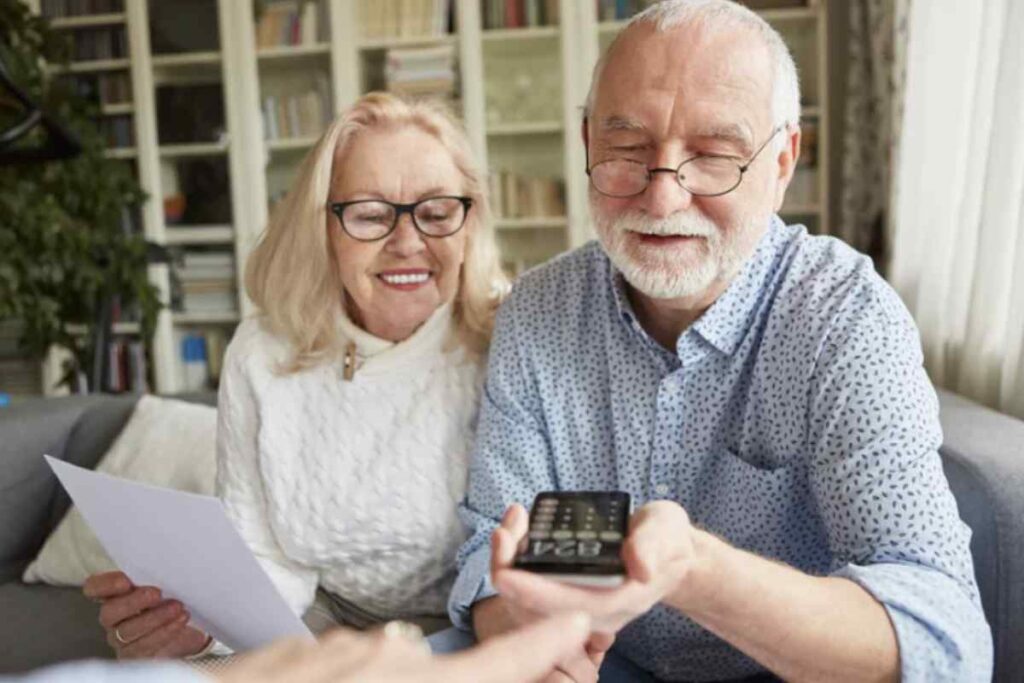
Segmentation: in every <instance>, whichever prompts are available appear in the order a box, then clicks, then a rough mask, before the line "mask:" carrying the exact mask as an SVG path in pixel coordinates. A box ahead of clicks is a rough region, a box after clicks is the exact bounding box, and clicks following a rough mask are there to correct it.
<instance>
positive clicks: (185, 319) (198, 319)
mask: <svg viewBox="0 0 1024 683" xmlns="http://www.w3.org/2000/svg"><path fill="white" fill-rule="evenodd" d="M173 318H174V324H175V325H235V324H237V323H238V322H240V321H241V319H242V317H241V315H239V314H238V313H174V314H173Z"/></svg>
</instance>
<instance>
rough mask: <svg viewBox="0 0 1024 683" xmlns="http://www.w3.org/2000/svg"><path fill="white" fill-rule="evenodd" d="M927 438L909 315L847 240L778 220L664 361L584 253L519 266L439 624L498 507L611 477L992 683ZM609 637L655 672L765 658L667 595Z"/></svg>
mask: <svg viewBox="0 0 1024 683" xmlns="http://www.w3.org/2000/svg"><path fill="white" fill-rule="evenodd" d="M941 442H942V434H941V430H940V427H939V419H938V402H937V400H936V396H935V392H934V390H933V388H932V385H931V383H930V382H929V380H928V378H927V376H926V374H925V372H924V369H923V368H922V357H921V350H920V342H919V339H918V335H917V330H916V328H915V326H914V323H913V321H912V320H911V318H910V316H909V314H908V313H907V311H906V309H905V307H904V306H903V305H902V303H901V302H900V300H899V298H898V297H897V296H896V294H895V293H894V292H893V290H892V289H891V288H890V287H889V286H888V285H887V284H886V283H885V282H884V281H883V280H882V279H881V278H880V277H879V276H878V275H877V274H876V273H875V271H874V269H873V267H872V265H871V262H870V261H869V260H868V259H867V258H866V257H864V256H862V255H860V254H857V253H856V252H854V251H853V250H851V249H850V248H848V247H846V246H845V245H843V243H841V242H839V241H837V240H834V239H831V238H825V237H812V236H809V235H808V234H807V233H806V231H805V230H804V229H803V228H800V227H793V226H786V225H784V224H783V223H782V222H781V221H780V220H779V219H778V218H775V219H774V220H773V222H772V225H771V226H770V227H769V229H768V231H767V232H766V234H765V236H764V238H763V239H762V240H761V242H760V243H759V245H758V247H757V250H756V252H755V254H754V255H753V256H752V257H751V259H750V260H749V261H748V262H747V264H746V265H745V266H744V268H743V269H742V270H741V271H740V273H739V274H738V275H737V276H736V278H735V280H734V281H733V282H732V283H731V284H730V286H729V287H728V289H727V290H726V291H725V293H724V294H723V295H722V296H721V297H720V298H719V299H718V300H717V301H716V302H715V303H714V304H713V305H712V306H711V307H710V308H709V309H708V310H707V311H706V312H705V313H704V315H703V316H701V317H700V318H699V319H698V320H697V321H696V322H695V323H694V324H693V325H691V326H690V328H689V329H687V330H686V331H685V332H684V333H683V334H682V335H681V336H680V338H679V341H678V343H677V346H676V349H675V352H674V353H673V352H671V351H669V350H666V349H665V348H664V347H662V346H660V345H659V344H658V343H657V342H655V341H654V340H653V339H651V338H650V337H649V336H648V335H647V333H646V332H645V331H644V330H643V329H642V328H641V326H640V324H639V323H638V322H637V320H636V317H635V315H634V313H633V310H632V307H631V306H630V303H629V300H628V298H627V296H626V293H625V288H624V283H623V281H622V276H621V275H620V274H619V273H618V272H617V270H616V269H615V268H614V267H613V266H612V264H611V263H610V261H609V260H608V258H607V256H606V255H605V254H604V253H603V251H602V250H601V248H600V246H599V245H597V244H596V243H591V244H588V245H586V246H584V247H582V248H580V249H578V250H576V251H573V252H571V253H569V254H566V255H564V256H563V257H560V258H558V259H556V260H554V261H552V262H550V263H548V264H546V265H544V266H542V267H540V268H537V269H535V270H533V271H531V272H530V273H528V274H527V275H525V276H524V277H523V278H521V279H520V280H519V282H517V284H516V286H515V288H514V289H513V292H512V294H511V295H510V297H509V299H508V300H507V301H506V303H505V304H504V305H503V306H502V309H501V311H500V312H499V315H498V322H497V326H496V330H495V335H494V341H493V344H492V348H491V357H490V366H489V369H488V377H487V384H486V389H485V395H484V399H483V405H482V407H481V415H480V425H479V432H478V437H477V443H476V447H475V449H474V454H473V462H472V466H471V470H470V483H469V491H468V494H467V499H466V502H465V503H464V505H463V507H462V510H461V513H462V516H463V519H464V521H465V522H466V523H467V524H468V525H469V527H470V528H471V530H472V532H473V534H472V536H471V537H470V539H469V540H468V541H467V542H466V544H465V545H464V546H463V548H462V550H461V551H460V553H459V568H460V574H459V579H458V581H457V582H456V585H455V588H454V590H453V592H452V596H451V601H450V612H451V616H452V619H453V621H454V622H455V623H456V625H458V626H460V627H462V628H467V629H468V628H469V627H470V607H471V605H472V604H473V603H474V602H476V601H478V600H480V599H483V598H484V597H488V596H490V595H493V594H494V589H493V587H492V586H491V584H490V579H489V576H488V561H489V552H490V545H489V535H490V533H491V531H492V530H493V529H494V527H495V526H496V524H497V521H498V520H499V519H500V517H501V515H502V513H503V512H504V510H505V509H506V508H507V507H508V505H510V504H511V503H513V502H519V503H522V504H524V505H527V506H528V505H529V504H530V503H532V501H533V497H534V495H535V494H536V493H537V492H539V491H542V490H545V489H561V490H570V491H571V490H594V489H597V490H601V489H619V490H624V491H627V492H629V493H630V494H631V495H632V496H633V498H634V501H635V504H636V505H637V506H639V505H643V504H644V503H646V502H649V501H652V500H658V499H668V500H673V501H676V502H678V503H679V504H680V505H682V506H683V507H684V508H685V509H686V511H687V512H688V513H689V515H690V518H691V519H692V521H693V522H694V524H696V525H698V526H700V527H701V528H703V529H706V530H708V531H710V532H712V533H714V534H716V535H718V536H719V537H721V538H723V539H725V540H726V541H728V542H729V543H730V544H732V545H733V546H736V547H738V548H742V549H745V550H748V551H751V552H753V553H756V554H758V555H760V556H762V557H767V558H772V559H775V560H779V561H781V562H785V563H786V564H789V565H791V566H793V567H796V568H798V569H800V570H802V571H804V572H807V573H809V574H813V575H819V576H824V575H832V576H841V577H846V578H849V579H851V580H853V581H855V582H857V583H858V584H860V585H861V586H863V587H864V588H865V589H866V590H868V591H869V592H870V593H871V594H872V595H874V596H875V597H876V598H877V599H878V600H879V601H880V602H882V604H883V605H884V606H885V608H886V610H887V611H888V613H889V616H890V618H891V620H892V622H893V624H894V625H895V628H896V632H897V636H898V639H899V645H900V657H901V663H902V667H903V676H904V680H907V681H935V680H957V681H968V680H970V681H974V680H989V679H990V677H991V670H992V643H991V634H990V631H989V629H988V626H987V624H986V622H985V617H984V614H983V612H982V609H981V604H980V600H979V595H978V589H977V586H976V584H975V580H974V570H973V565H972V561H971V556H970V551H969V547H968V543H969V540H970V530H969V529H968V527H967V526H966V525H965V524H964V523H963V522H961V520H960V518H959V516H958V513H957V508H956V502H955V500H954V498H953V495H952V493H951V492H950V490H949V485H948V482H947V481H946V478H945V476H944V474H943V471H942V465H941V462H940V459H939V455H938V451H937V449H938V447H939V445H940V444H941ZM836 618H837V619H841V618H842V615H839V614H837V615H836ZM616 648H617V650H618V651H619V652H620V654H622V655H624V656H626V657H628V658H629V659H631V660H632V661H633V662H635V663H636V664H638V665H640V666H641V667H642V668H644V669H646V670H648V671H651V672H653V673H654V674H655V675H656V676H658V677H659V678H664V679H668V680H672V679H685V680H714V679H723V678H738V677H742V676H746V675H749V674H752V673H755V672H758V671H761V670H762V669H761V667H760V666H759V665H758V664H757V663H756V662H754V661H753V660H751V659H749V658H748V657H746V656H745V655H743V654H742V653H740V652H739V651H737V650H736V649H734V648H733V647H731V646H730V645H729V644H727V643H726V642H724V641H723V640H721V639H719V638H718V637H717V636H715V635H713V634H712V633H710V632H708V631H706V630H704V629H703V628H701V627H700V626H698V625H697V624H695V623H694V622H693V621H691V620H690V619H688V618H687V617H685V616H683V615H682V614H680V613H678V612H675V611H673V610H671V609H669V608H667V607H664V606H657V607H655V608H654V609H653V610H651V611H650V612H649V613H647V614H646V615H644V616H643V617H641V618H640V619H637V620H636V621H634V622H633V623H631V624H630V625H628V626H627V627H626V628H625V629H624V630H623V631H621V632H620V633H619V636H618V639H617V642H616Z"/></svg>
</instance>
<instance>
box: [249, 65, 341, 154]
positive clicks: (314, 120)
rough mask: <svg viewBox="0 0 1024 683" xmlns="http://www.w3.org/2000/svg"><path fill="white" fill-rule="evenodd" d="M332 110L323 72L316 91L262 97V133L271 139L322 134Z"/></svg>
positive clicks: (318, 77)
mask: <svg viewBox="0 0 1024 683" xmlns="http://www.w3.org/2000/svg"><path fill="white" fill-rule="evenodd" d="M330 111H331V102H330V88H329V86H328V83H327V79H326V77H324V76H323V75H322V74H321V75H318V76H317V86H316V89H315V90H309V91H306V92H304V93H298V94H292V95H271V96H269V97H265V98H263V112H262V114H263V134H264V136H265V137H266V138H267V139H268V140H280V139H286V138H301V137H313V136H319V135H320V134H321V133H323V131H324V128H326V127H327V117H328V115H329V112H330Z"/></svg>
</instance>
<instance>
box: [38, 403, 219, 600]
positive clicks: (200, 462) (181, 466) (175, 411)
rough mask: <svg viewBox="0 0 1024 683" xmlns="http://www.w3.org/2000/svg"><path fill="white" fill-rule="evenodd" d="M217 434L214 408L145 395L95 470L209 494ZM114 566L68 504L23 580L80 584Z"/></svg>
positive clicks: (214, 472)
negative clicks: (64, 514) (65, 511)
mask: <svg viewBox="0 0 1024 683" xmlns="http://www.w3.org/2000/svg"><path fill="white" fill-rule="evenodd" d="M83 426H84V425H83ZM216 434H217V411H216V409H215V408H212V407H209V406H204V405H194V404H191V403H185V402H182V401H176V400H171V399H165V398H156V397H154V396H143V397H142V398H141V399H139V401H138V403H137V404H136V406H135V410H134V412H133V413H132V416H131V419H130V420H128V424H127V425H126V426H125V427H124V429H123V431H122V432H121V433H120V435H119V436H118V437H117V441H116V442H114V445H113V446H112V447H111V448H110V450H109V451H108V452H107V453H106V454H105V455H104V456H103V458H102V460H100V462H99V464H98V465H97V466H96V471H97V472H103V473H105V474H109V475H112V476H115V477H123V478H125V479H129V480H131V481H137V482H142V483H146V484H152V485H154V486H161V487H166V488H172V489H177V490H179V491H190V492H192V493H201V494H205V495H212V494H213V487H214V478H215V476H216V472H217V463H216ZM77 445H79V446H80V445H81V444H77ZM68 451H69V457H68V460H70V461H74V458H73V457H72V455H71V451H72V447H71V445H70V444H69V448H68ZM114 568H115V566H114V564H113V562H111V560H110V558H109V556H108V555H107V553H106V552H105V551H104V550H103V547H102V546H101V545H100V543H99V541H98V540H97V539H96V537H95V536H94V535H93V533H92V531H91V530H90V529H89V527H88V525H87V524H86V522H85V520H84V519H82V516H81V515H80V514H79V512H78V510H77V509H74V508H72V509H71V510H70V511H68V513H67V515H66V516H65V517H64V519H63V520H62V521H61V522H60V524H59V525H58V526H57V528H56V530H55V531H54V532H53V533H52V534H51V535H50V537H49V538H48V539H47V540H46V543H45V545H43V548H42V550H41V551H40V553H39V556H38V557H37V558H36V560H35V561H34V562H33V563H32V564H31V565H29V567H28V569H26V570H25V575H24V580H25V581H26V582H28V583H35V582H43V583H48V584H51V585H56V586H80V585H82V583H83V582H84V581H85V579H86V578H87V577H88V576H89V575H91V574H95V573H97V572H102V571H110V570H112V569H114Z"/></svg>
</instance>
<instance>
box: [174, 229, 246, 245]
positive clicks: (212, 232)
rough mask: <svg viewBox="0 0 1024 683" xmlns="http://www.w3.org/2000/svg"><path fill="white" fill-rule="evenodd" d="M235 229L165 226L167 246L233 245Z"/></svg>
mask: <svg viewBox="0 0 1024 683" xmlns="http://www.w3.org/2000/svg"><path fill="white" fill-rule="evenodd" d="M234 241H235V229H234V228H233V227H232V226H230V225H192V226H177V225H175V226H167V228H166V240H165V243H166V244H167V245H168V246H195V245H200V244H203V245H206V244H234Z"/></svg>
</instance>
